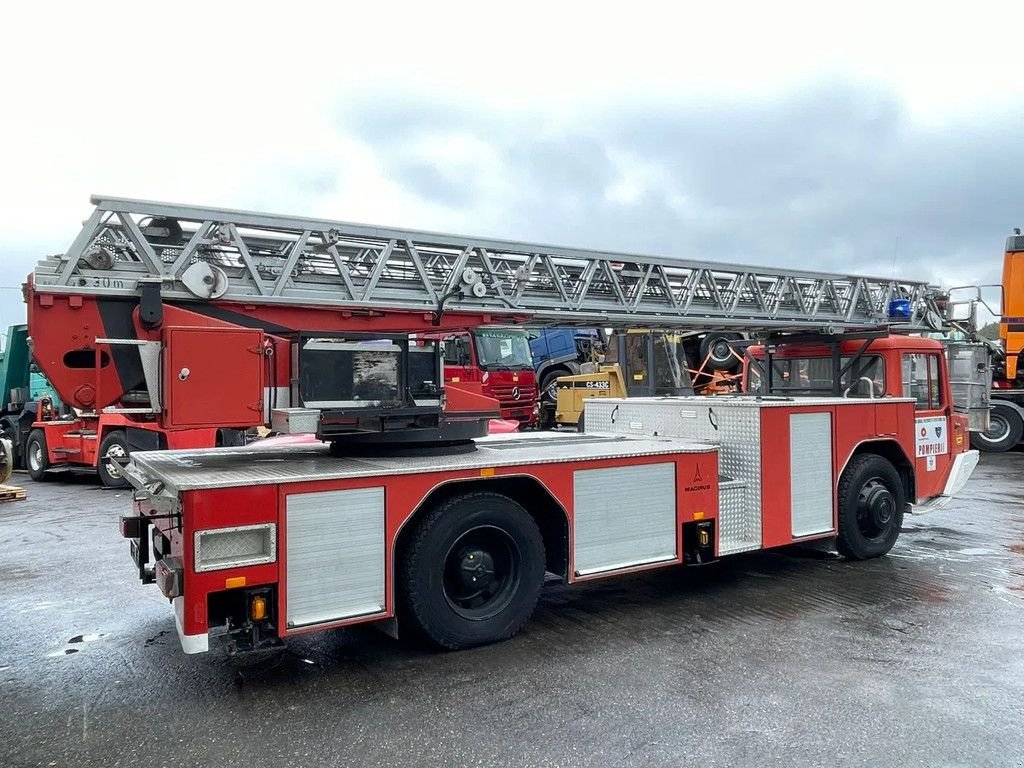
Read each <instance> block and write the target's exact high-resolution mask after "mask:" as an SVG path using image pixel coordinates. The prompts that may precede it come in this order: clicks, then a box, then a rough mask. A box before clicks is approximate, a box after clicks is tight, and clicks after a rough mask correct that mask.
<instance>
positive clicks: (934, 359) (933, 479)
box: [900, 352, 953, 498]
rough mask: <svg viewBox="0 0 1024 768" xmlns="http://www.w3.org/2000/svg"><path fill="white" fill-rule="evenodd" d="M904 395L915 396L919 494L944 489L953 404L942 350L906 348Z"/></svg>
mask: <svg viewBox="0 0 1024 768" xmlns="http://www.w3.org/2000/svg"><path fill="white" fill-rule="evenodd" d="M900 367H901V371H902V378H903V396H904V397H911V398H913V399H914V450H915V458H914V464H915V475H916V477H917V496H918V498H927V497H931V496H935V495H937V494H939V493H941V492H942V489H943V488H944V487H945V484H946V478H947V477H948V476H949V467H950V464H951V463H952V455H951V452H950V442H951V440H952V426H953V425H952V420H951V418H950V414H951V405H950V403H949V402H947V399H946V386H945V381H944V380H943V377H944V376H945V366H944V365H943V360H942V355H941V354H940V353H939V352H904V353H903V356H902V358H901V366H900Z"/></svg>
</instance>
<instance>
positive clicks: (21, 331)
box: [0, 324, 62, 468]
mask: <svg viewBox="0 0 1024 768" xmlns="http://www.w3.org/2000/svg"><path fill="white" fill-rule="evenodd" d="M0 387H2V389H0V393H2V395H3V400H2V405H0V436H2V437H3V438H6V439H7V440H9V441H10V443H11V447H12V451H13V464H14V466H15V467H19V468H20V467H24V466H25V443H26V441H27V440H28V437H29V434H30V433H31V432H32V425H33V424H34V423H35V422H36V421H39V420H41V419H43V418H46V417H52V416H54V415H56V414H58V413H59V412H60V411H61V409H62V404H61V402H60V398H59V397H58V396H57V394H56V392H55V391H54V390H53V387H51V386H50V382H48V381H47V380H46V377H45V376H43V375H42V374H41V373H40V372H39V371H38V369H37V368H36V366H35V365H34V364H33V363H32V358H31V354H30V352H29V346H28V326H27V325H24V324H21V325H12V326H10V327H9V328H8V329H7V334H6V337H5V339H4V348H3V351H2V352H0Z"/></svg>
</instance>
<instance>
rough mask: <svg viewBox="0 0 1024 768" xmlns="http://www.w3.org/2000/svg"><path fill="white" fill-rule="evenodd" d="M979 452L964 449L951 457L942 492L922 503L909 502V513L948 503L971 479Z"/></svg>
mask: <svg viewBox="0 0 1024 768" xmlns="http://www.w3.org/2000/svg"><path fill="white" fill-rule="evenodd" d="M980 456H981V454H980V453H978V451H974V450H971V451H964V452H963V453H959V454H957V455H956V456H955V457H954V458H953V466H952V467H951V468H950V470H949V477H948V478H946V487H945V488H943V489H942V494H941V495H939V496H934V497H932V498H930V499H928V501H925V502H924V503H922V504H910V505H908V506H909V507H910V514H912V515H923V514H925V513H927V512H934V511H935V510H937V509H942V508H943V507H944V506H946V505H947V504H948V503H949V500H950V499H952V498H953V497H954V496H956V495H957V494H958V493H960V491H962V490H963V488H964V486H965V485H967V481H968V480H970V479H971V475H972V474H973V473H974V469H975V468H976V467H977V466H978V459H979V458H980Z"/></svg>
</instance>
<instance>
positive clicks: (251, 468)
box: [126, 433, 715, 493]
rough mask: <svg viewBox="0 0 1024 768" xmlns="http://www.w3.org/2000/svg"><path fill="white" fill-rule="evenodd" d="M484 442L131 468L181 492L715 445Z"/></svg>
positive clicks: (215, 456) (313, 449) (160, 462)
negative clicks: (398, 452)
mask: <svg viewBox="0 0 1024 768" xmlns="http://www.w3.org/2000/svg"><path fill="white" fill-rule="evenodd" d="M476 446H477V449H476V451H474V452H472V453H469V454H463V455H454V456H415V457H395V456H380V457H376V456H375V457H372V458H370V457H360V458H349V457H334V456H331V455H330V454H329V453H328V452H327V446H325V445H310V446H305V445H302V446H285V447H282V448H280V449H267V448H256V447H244V448H207V449H204V450H186V451H148V452H141V453H134V454H132V458H131V462H129V464H128V467H127V468H126V469H127V470H128V471H127V472H126V476H127V477H128V478H129V479H130V480H131V482H132V484H133V485H135V486H136V487H137V488H140V489H143V490H149V488H147V486H150V487H151V486H152V484H153V483H157V482H159V483H162V484H163V486H164V489H165V493H168V492H169V493H175V492H181V491H192V490H199V489H203V488H231V487H236V486H244V485H271V484H277V483H299V482H305V481H310V480H342V479H350V478H362V477H380V476H385V475H404V474H417V473H422V472H446V471H455V470H463V469H480V468H483V467H507V466H516V465H522V464H549V463H560V462H579V461H587V460H597V459H622V458H628V457H637V456H663V455H666V454H674V453H707V452H709V451H713V450H715V449H714V447H712V446H709V445H707V444H705V443H700V442H695V441H692V440H684V439H678V438H675V439H673V438H666V437H662V438H657V437H628V436H594V435H576V434H558V433H547V434H545V435H535V434H528V433H522V434H514V435H501V436H500V437H499V436H495V437H491V438H483V439H482V440H478V441H477V443H476Z"/></svg>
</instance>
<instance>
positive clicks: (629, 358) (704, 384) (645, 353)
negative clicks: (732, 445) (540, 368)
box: [541, 323, 743, 429]
mask: <svg viewBox="0 0 1024 768" xmlns="http://www.w3.org/2000/svg"><path fill="white" fill-rule="evenodd" d="M666 324H670V323H666ZM602 338H603V339H604V340H605V343H604V348H603V349H602V350H601V352H602V354H601V362H600V363H597V364H591V365H590V366H588V370H586V371H581V372H580V373H578V374H575V375H570V376H562V377H559V378H557V379H556V380H555V383H554V398H553V399H552V400H549V401H547V402H545V401H543V400H542V402H541V421H542V423H543V424H544V425H545V426H562V427H567V426H570V427H577V428H580V429H582V427H581V426H580V419H581V418H582V414H583V411H584V404H585V401H586V400H587V399H588V398H591V397H600V398H609V397H610V398H617V397H643V396H655V395H683V394H695V393H696V394H712V393H720V392H726V391H735V390H737V389H738V388H739V370H740V368H741V367H742V361H743V353H742V350H741V349H740V348H739V347H737V346H735V344H736V342H738V341H740V340H741V338H742V335H741V334H739V333H728V332H721V331H712V332H701V331H693V330H687V329H684V328H680V329H679V330H677V331H649V330H641V329H631V330H628V331H618V332H616V331H612V332H608V331H605V332H604V333H603V335H602Z"/></svg>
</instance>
